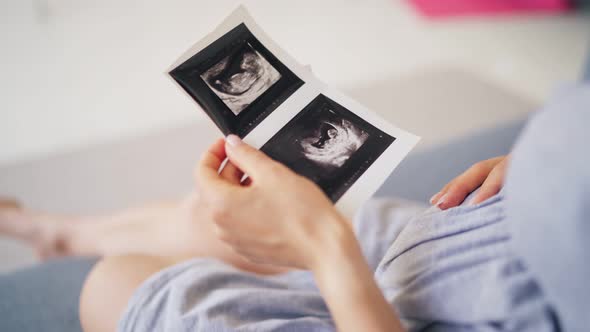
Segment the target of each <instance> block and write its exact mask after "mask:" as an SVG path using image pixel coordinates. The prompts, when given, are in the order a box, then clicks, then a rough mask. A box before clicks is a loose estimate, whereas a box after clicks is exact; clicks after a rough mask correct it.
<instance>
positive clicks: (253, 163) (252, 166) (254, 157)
mask: <svg viewBox="0 0 590 332" xmlns="http://www.w3.org/2000/svg"><path fill="white" fill-rule="evenodd" d="M225 151H226V154H227V157H228V158H229V160H230V161H231V162H232V164H234V165H236V166H237V167H238V168H239V169H240V170H241V171H242V172H244V173H246V174H247V175H249V176H250V177H252V178H253V179H254V180H256V178H257V177H258V176H260V175H262V174H263V173H268V172H272V170H274V169H276V168H277V165H279V166H282V165H280V164H279V163H277V162H276V161H274V160H272V159H271V158H270V157H269V156H267V155H266V154H264V152H262V151H260V150H258V149H255V148H253V147H252V146H250V145H248V144H246V143H244V141H242V140H241V139H240V138H239V137H238V136H236V135H233V134H232V135H228V136H227V137H226V138H225Z"/></svg>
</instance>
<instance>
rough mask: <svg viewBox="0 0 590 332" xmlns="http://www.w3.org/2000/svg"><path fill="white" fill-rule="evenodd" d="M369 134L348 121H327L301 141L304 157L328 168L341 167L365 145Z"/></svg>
mask: <svg viewBox="0 0 590 332" xmlns="http://www.w3.org/2000/svg"><path fill="white" fill-rule="evenodd" d="M368 137H369V134H368V133H367V132H365V131H363V130H361V129H359V128H358V127H356V126H355V125H354V124H352V122H350V121H348V120H346V119H338V120H335V121H332V122H330V121H325V122H322V123H320V124H319V125H318V128H317V130H315V132H313V133H312V135H311V136H309V137H306V138H304V139H302V140H301V149H302V153H303V155H304V156H305V157H306V158H307V159H309V160H311V161H313V162H315V163H317V164H319V165H321V166H323V167H327V168H331V167H340V166H342V165H344V163H345V162H346V161H347V160H348V159H349V158H350V156H352V155H353V154H354V153H355V152H356V151H357V150H358V149H359V148H360V147H361V146H362V145H363V143H365V141H366V140H367V138H368Z"/></svg>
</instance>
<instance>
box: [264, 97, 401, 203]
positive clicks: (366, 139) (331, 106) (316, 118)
mask: <svg viewBox="0 0 590 332" xmlns="http://www.w3.org/2000/svg"><path fill="white" fill-rule="evenodd" d="M394 141H395V137H392V136H390V135H388V134H386V133H384V132H383V131H381V130H379V129H377V128H376V127H374V126H373V125H371V124H370V123H368V122H367V121H365V120H363V119H362V118H360V117H358V116H356V115H355V114H354V113H352V112H350V111H349V110H347V109H346V108H344V107H343V106H341V105H339V104H338V103H336V102H335V101H333V100H331V99H330V98H328V97H326V96H324V95H322V94H320V95H319V96H318V97H316V98H315V99H314V100H313V101H312V102H311V103H310V104H309V105H307V106H306V107H305V108H304V109H303V110H302V111H301V112H300V113H299V114H298V115H297V116H296V117H294V118H293V119H292V120H291V121H289V123H287V125H285V126H284V127H283V128H282V129H281V130H279V132H278V133H277V134H275V135H274V136H273V137H272V138H271V139H270V140H269V141H268V142H267V143H266V144H264V145H263V146H262V148H261V150H262V151H263V152H265V153H266V154H267V155H269V156H270V157H271V158H273V159H275V160H277V161H279V162H281V163H283V164H285V165H287V166H288V167H289V168H291V169H292V170H293V171H295V172H296V173H299V174H301V175H304V176H306V177H307V178H309V179H310V180H312V181H313V182H315V183H316V184H318V186H319V187H320V188H322V190H323V191H324V193H325V194H326V195H327V196H328V197H329V198H330V199H331V200H332V201H333V202H336V201H338V199H339V198H340V196H342V194H344V192H346V190H348V188H350V187H351V186H352V185H353V184H354V182H355V181H356V180H357V179H358V178H359V177H360V176H361V175H362V174H363V173H364V172H365V171H366V170H367V169H368V168H369V166H371V164H372V163H373V162H374V161H375V160H376V159H377V158H378V157H379V156H380V155H381V154H382V153H383V151H385V150H386V149H387V148H388V147H389V145H390V144H391V143H393V142H394Z"/></svg>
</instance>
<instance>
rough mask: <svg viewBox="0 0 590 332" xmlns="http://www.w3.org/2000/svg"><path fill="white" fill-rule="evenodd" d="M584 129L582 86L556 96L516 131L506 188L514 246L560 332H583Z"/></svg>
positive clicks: (587, 201)
mask: <svg viewBox="0 0 590 332" xmlns="http://www.w3.org/2000/svg"><path fill="white" fill-rule="evenodd" d="M589 125H590V83H587V84H586V85H580V86H578V87H575V88H570V89H567V90H562V93H561V94H560V95H559V96H558V97H557V98H555V99H554V100H553V101H552V102H551V103H549V104H548V106H547V107H546V108H545V109H544V110H543V111H541V112H539V114H537V115H536V116H535V117H534V118H533V119H532V120H531V121H530V122H529V124H528V125H527V127H526V128H525V130H524V131H523V134H522V136H521V138H520V139H519V143H518V144H517V145H516V147H515V150H514V154H513V159H512V162H511V166H510V168H509V172H508V177H507V181H506V195H507V212H508V215H509V218H510V226H511V231H512V234H513V236H514V247H515V249H516V250H517V252H518V253H519V254H520V255H521V256H522V258H523V260H524V261H525V263H526V264H527V267H529V268H530V269H531V271H532V272H533V273H534V274H535V276H536V277H537V279H538V281H539V283H540V285H541V287H542V289H543V291H544V292H545V293H546V294H547V298H548V300H549V301H550V302H551V304H553V305H554V307H555V309H556V311H557V313H558V315H559V318H560V320H561V322H562V324H563V326H564V330H565V331H588V330H589V329H590V315H589V314H590V284H589V281H590V265H589V264H588V263H589V262H590V241H589V238H590V149H589V148H588V142H590V133H589V131H588V126H589ZM522 188H527V190H526V191H525V190H522Z"/></svg>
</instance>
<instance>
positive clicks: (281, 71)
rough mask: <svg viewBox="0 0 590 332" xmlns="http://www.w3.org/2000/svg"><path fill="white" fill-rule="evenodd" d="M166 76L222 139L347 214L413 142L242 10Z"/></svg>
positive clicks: (171, 68)
mask: <svg viewBox="0 0 590 332" xmlns="http://www.w3.org/2000/svg"><path fill="white" fill-rule="evenodd" d="M322 52H329V50H322ZM336 56H337V54H335V57H336ZM167 74H168V76H169V77H170V78H171V79H172V81H173V82H174V83H175V84H176V85H177V86H178V87H179V88H180V91H182V92H184V94H185V95H187V96H188V97H189V98H190V99H191V100H192V101H193V102H194V103H195V104H196V105H197V108H198V109H200V110H201V111H203V112H204V113H205V114H207V116H208V117H209V118H210V119H211V120H212V121H213V122H214V123H215V124H216V125H217V127H218V128H219V129H220V131H221V132H222V133H223V135H229V134H235V135H238V136H240V137H241V138H242V139H243V140H244V141H245V142H246V143H248V144H250V145H252V146H254V147H256V148H259V149H260V150H261V151H263V152H264V153H266V154H267V155H268V156H269V157H271V158H273V159H275V160H277V161H279V162H281V163H283V164H285V165H286V166H287V167H289V168H290V169H291V170H293V171H294V172H296V173H298V174H300V175H302V176H305V177H306V178H308V179H309V180H311V181H313V182H314V183H315V184H317V185H318V187H319V188H320V189H321V190H323V192H324V193H325V194H326V196H327V197H328V198H329V199H331V200H332V201H333V202H334V204H335V205H336V207H337V208H339V209H340V210H341V212H343V214H344V215H346V216H349V217H351V216H352V215H353V214H354V213H356V210H357V209H358V208H359V207H360V205H361V204H362V203H363V202H364V201H365V200H367V199H368V198H369V197H370V196H371V195H372V194H373V193H374V192H375V191H376V190H377V189H378V188H379V186H380V185H381V184H382V183H383V182H384V181H385V179H386V178H387V177H388V176H389V174H390V173H391V172H392V171H393V170H394V169H395V167H396V166H397V165H398V164H399V163H400V162H401V161H402V159H403V158H404V157H405V156H406V155H407V153H408V152H409V151H410V150H411V149H412V148H413V147H414V146H415V145H416V144H417V142H418V140H419V137H417V136H415V135H413V134H411V133H409V132H407V131H405V130H402V129H400V128H398V127H396V126H394V125H393V124H391V123H389V122H388V121H386V120H384V119H383V118H382V117H381V116H380V115H378V114H377V113H374V112H372V111H370V110H369V109H367V108H366V107H364V106H362V105H360V104H359V103H357V102H356V101H354V100H352V99H351V98H350V97H348V96H346V95H344V94H343V93H341V92H339V91H338V90H336V89H334V88H332V87H330V86H328V85H327V84H325V83H323V82H321V81H320V80H319V79H318V78H317V77H316V76H315V75H313V73H312V72H311V71H310V70H309V69H307V68H305V67H304V66H302V65H301V64H300V63H299V62H297V61H296V60H295V59H294V58H293V57H291V56H290V55H289V54H288V53H286V52H285V51H284V50H283V49H281V48H280V47H279V46H278V45H277V44H276V43H275V42H274V41H273V40H272V39H271V38H270V37H269V35H267V33H266V32H265V31H263V30H262V28H260V27H259V26H258V25H257V24H256V22H255V21H254V19H253V18H252V17H251V16H250V15H249V13H248V11H247V10H246V9H245V8H244V7H243V6H240V7H239V8H237V9H236V10H235V11H234V12H233V13H232V14H231V15H229V16H228V17H227V18H226V19H225V20H224V21H223V22H222V23H221V24H220V25H219V26H218V27H217V28H216V29H215V30H214V31H212V32H211V33H210V34H209V35H207V36H205V37H204V38H203V39H202V40H200V41H198V42H197V43H196V44H195V45H194V46H193V47H191V48H190V49H189V50H187V51H186V52H185V53H184V54H183V55H182V56H181V57H180V58H179V59H177V60H176V61H175V62H174V63H173V64H172V66H171V67H170V68H169V69H168V71H167ZM211 139H213V138H211ZM281 190H282V189H281V188H277V193H280V191H281Z"/></svg>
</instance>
